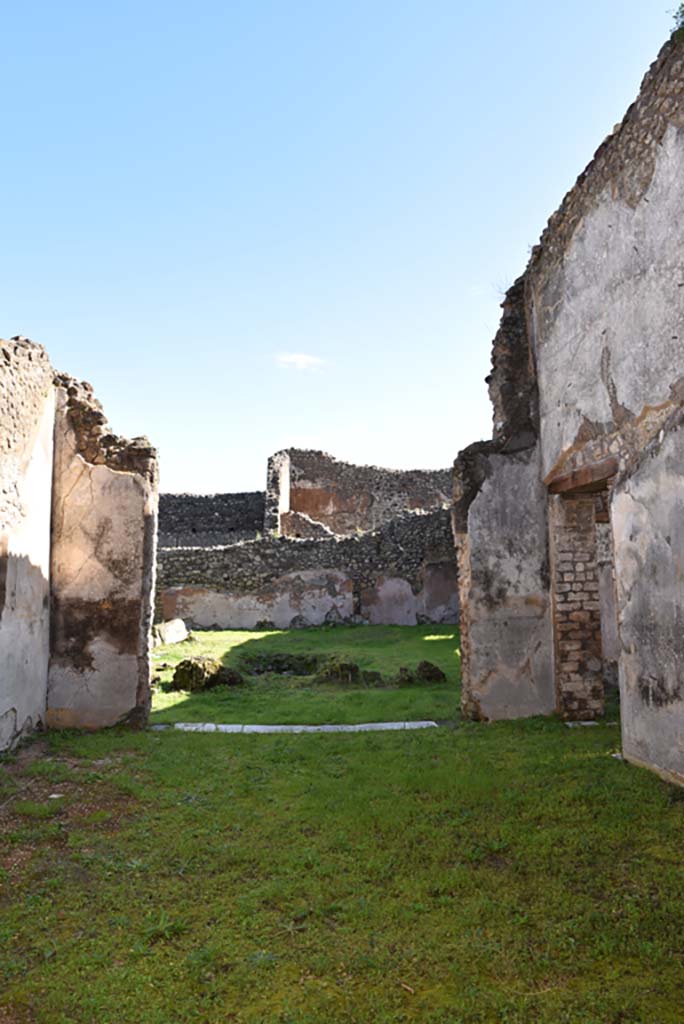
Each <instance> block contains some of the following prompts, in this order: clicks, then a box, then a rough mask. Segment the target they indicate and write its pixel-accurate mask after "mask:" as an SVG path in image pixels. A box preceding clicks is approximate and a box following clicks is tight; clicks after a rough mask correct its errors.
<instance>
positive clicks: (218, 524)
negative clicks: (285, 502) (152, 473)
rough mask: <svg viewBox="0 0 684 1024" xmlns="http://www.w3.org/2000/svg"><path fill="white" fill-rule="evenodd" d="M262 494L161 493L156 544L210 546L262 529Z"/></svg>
mask: <svg viewBox="0 0 684 1024" xmlns="http://www.w3.org/2000/svg"><path fill="white" fill-rule="evenodd" d="M264 513H265V493H264V491H248V492H244V493H240V494H160V496H159V546H160V547H162V548H183V547H197V548H211V547H216V546H217V545H220V544H235V543H237V542H238V541H241V540H254V539H255V538H256V537H257V536H258V535H259V534H260V533H262V532H263V530H264Z"/></svg>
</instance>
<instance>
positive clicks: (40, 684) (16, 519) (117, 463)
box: [0, 338, 157, 750]
mask: <svg viewBox="0 0 684 1024" xmlns="http://www.w3.org/2000/svg"><path fill="white" fill-rule="evenodd" d="M0 432H1V435H2V442H3V447H2V451H0V750H4V749H7V748H8V747H10V746H12V745H13V744H14V743H15V742H17V740H18V739H20V738H21V736H23V735H24V734H25V733H26V732H28V731H29V730H30V729H32V728H35V727H37V726H38V725H45V724H48V725H53V726H54V725H68V726H77V727H97V726H102V725H111V724H114V722H118V721H122V720H129V721H136V722H140V721H143V720H144V719H145V717H146V714H147V708H148V704H149V662H148V650H149V632H150V626H151V617H152V607H153V585H154V554H155V552H154V547H155V535H156V480H157V473H156V459H155V453H154V451H153V450H152V449H151V448H150V447H149V443H148V442H147V441H146V440H145V439H143V438H139V439H136V440H134V441H133V442H128V441H124V440H123V439H121V438H118V437H116V436H115V435H114V434H112V433H111V432H110V430H109V428H108V426H107V423H106V420H105V417H104V415H103V413H102V410H101V408H100V406H99V403H98V402H97V401H96V400H95V399H94V397H93V395H92V389H91V388H90V386H89V385H86V384H79V383H78V382H77V381H74V380H73V379H71V378H68V377H64V376H56V375H55V373H54V370H53V369H52V367H51V365H50V362H49V359H48V358H47V355H46V353H45V352H44V350H43V349H42V348H41V347H40V346H39V345H35V344H33V343H32V342H30V341H28V340H27V339H23V338H13V339H12V340H11V341H9V342H0Z"/></svg>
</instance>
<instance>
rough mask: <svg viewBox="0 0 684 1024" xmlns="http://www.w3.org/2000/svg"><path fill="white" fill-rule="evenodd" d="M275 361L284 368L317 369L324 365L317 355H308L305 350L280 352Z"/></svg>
mask: <svg viewBox="0 0 684 1024" xmlns="http://www.w3.org/2000/svg"><path fill="white" fill-rule="evenodd" d="M275 361H276V363H277V365H278V366H282V367H283V369H285V370H319V369H320V368H321V366H324V365H325V364H324V361H323V360H322V359H319V358H318V356H310V355H307V354H306V352H280V353H279V354H278V355H277V356H276V357H275Z"/></svg>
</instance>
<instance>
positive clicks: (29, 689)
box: [0, 339, 54, 750]
mask: <svg viewBox="0 0 684 1024" xmlns="http://www.w3.org/2000/svg"><path fill="white" fill-rule="evenodd" d="M52 378H53V372H52V367H51V366H50V363H49V360H48V358H47V355H46V354H45V352H44V350H43V349H41V348H39V347H38V346H31V345H30V344H27V343H26V342H25V341H24V340H23V339H13V340H12V341H7V342H0V444H1V445H2V448H1V449H0V750H4V749H6V748H7V747H9V746H11V745H12V744H13V743H15V742H16V741H17V740H18V739H19V738H21V736H23V735H25V734H26V733H27V732H29V731H30V730H31V729H33V728H36V727H37V726H38V725H40V724H42V723H43V722H44V721H45V701H46V691H47V674H48V660H49V652H50V618H49V605H50V598H49V575H50V516H51V490H52V456H53V429H54V389H53V387H52Z"/></svg>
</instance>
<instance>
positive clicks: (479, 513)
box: [454, 278, 555, 720]
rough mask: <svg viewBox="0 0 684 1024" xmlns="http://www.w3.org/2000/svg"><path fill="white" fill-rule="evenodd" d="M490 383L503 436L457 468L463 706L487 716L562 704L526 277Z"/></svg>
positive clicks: (464, 456) (515, 291)
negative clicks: (556, 666)
mask: <svg viewBox="0 0 684 1024" xmlns="http://www.w3.org/2000/svg"><path fill="white" fill-rule="evenodd" d="M488 384H489V391H490V396H491V399H492V403H493V406H494V436H493V438H492V440H491V441H487V442H484V443H478V444H475V445H471V446H470V448H467V449H465V451H463V452H461V453H460V455H459V457H458V459H457V460H456V463H455V467H454V535H455V538H456V546H457V551H458V574H459V586H460V615H461V619H460V621H461V659H462V660H461V670H462V679H463V691H462V693H463V709H464V712H465V713H466V714H467V715H468V716H469V717H474V718H479V719H485V720H486V719H490V718H515V717H518V716H519V715H521V714H525V715H534V714H548V713H549V712H551V711H553V710H554V707H555V689H554V674H553V638H552V624H551V596H550V592H549V552H548V539H547V538H548V516H547V501H546V491H545V488H544V486H543V485H542V482H541V451H540V445H539V437H538V435H539V421H538V413H537V392H536V388H537V384H536V372H535V366H534V361H533V359H532V355H531V352H530V347H529V339H528V329H527V312H526V308H525V282H524V279H522V278H521V279H520V280H518V281H517V282H516V283H515V284H514V285H513V287H512V288H511V289H510V291H509V292H508V295H507V296H506V299H505V301H504V303H503V316H502V319H501V326H500V328H499V331H498V333H497V336H496V338H495V340H494V347H493V352H492V373H491V375H490V377H489V378H488Z"/></svg>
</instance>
